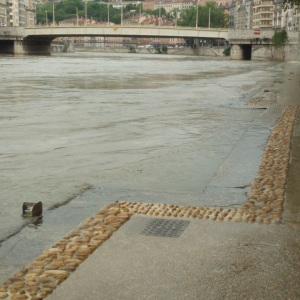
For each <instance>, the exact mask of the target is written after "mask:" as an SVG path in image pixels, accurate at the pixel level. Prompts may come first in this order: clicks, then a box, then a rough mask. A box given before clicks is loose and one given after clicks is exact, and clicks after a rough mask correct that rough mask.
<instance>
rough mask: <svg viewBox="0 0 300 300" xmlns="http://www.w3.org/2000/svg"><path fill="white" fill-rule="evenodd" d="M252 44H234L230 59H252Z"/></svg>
mask: <svg viewBox="0 0 300 300" xmlns="http://www.w3.org/2000/svg"><path fill="white" fill-rule="evenodd" d="M251 53H252V45H249V44H245V45H232V46H231V51H230V59H232V60H251Z"/></svg>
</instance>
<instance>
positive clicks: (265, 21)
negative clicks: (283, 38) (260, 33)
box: [252, 0, 274, 30]
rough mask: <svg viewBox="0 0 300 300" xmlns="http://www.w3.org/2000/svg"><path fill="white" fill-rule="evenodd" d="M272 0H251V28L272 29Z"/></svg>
mask: <svg viewBox="0 0 300 300" xmlns="http://www.w3.org/2000/svg"><path fill="white" fill-rule="evenodd" d="M273 9H274V5H273V1H271V0H254V1H253V8H252V12H253V23H252V27H253V28H259V29H261V30H272V29H273Z"/></svg>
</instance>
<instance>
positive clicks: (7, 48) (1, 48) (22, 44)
mask: <svg viewBox="0 0 300 300" xmlns="http://www.w3.org/2000/svg"><path fill="white" fill-rule="evenodd" d="M0 53H2V54H21V55H50V54H51V40H2V41H0Z"/></svg>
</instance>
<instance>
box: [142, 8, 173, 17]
mask: <svg viewBox="0 0 300 300" xmlns="http://www.w3.org/2000/svg"><path fill="white" fill-rule="evenodd" d="M144 12H145V13H146V14H147V15H150V16H159V8H157V9H154V10H151V9H147V10H145V11H144ZM160 15H161V16H167V15H168V14H167V12H166V10H165V9H164V8H163V7H161V9H160Z"/></svg>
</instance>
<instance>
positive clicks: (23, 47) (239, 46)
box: [0, 25, 298, 59]
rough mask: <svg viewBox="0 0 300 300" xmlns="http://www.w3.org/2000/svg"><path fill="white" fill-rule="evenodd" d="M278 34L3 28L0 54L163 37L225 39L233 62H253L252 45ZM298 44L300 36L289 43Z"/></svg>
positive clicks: (142, 28)
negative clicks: (74, 40) (57, 43)
mask: <svg viewBox="0 0 300 300" xmlns="http://www.w3.org/2000/svg"><path fill="white" fill-rule="evenodd" d="M273 34H274V31H262V32H261V33H259V34H257V33H255V32H254V31H253V30H231V29H227V28H191V27H166V26H119V25H113V26H93V25H87V26H53V27H52V26H47V27H46V26H37V27H26V28H22V27H0V53H13V54H50V45H51V41H52V40H53V39H55V38H57V37H70V38H71V37H80V36H81V37H85V36H90V37H91V36H99V37H101V36H102V37H114V36H115V37H161V38H168V37H169V38H172V37H173V38H175V37H176V38H194V39H195V42H196V45H198V46H199V41H200V39H224V40H228V41H230V43H231V45H233V46H232V53H231V58H232V59H251V49H252V45H257V44H259V45H265V44H271V39H272V36H273ZM293 41H294V43H298V35H297V37H296V38H295V39H293V38H292V39H291V37H290V33H289V43H293Z"/></svg>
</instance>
